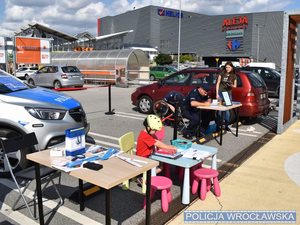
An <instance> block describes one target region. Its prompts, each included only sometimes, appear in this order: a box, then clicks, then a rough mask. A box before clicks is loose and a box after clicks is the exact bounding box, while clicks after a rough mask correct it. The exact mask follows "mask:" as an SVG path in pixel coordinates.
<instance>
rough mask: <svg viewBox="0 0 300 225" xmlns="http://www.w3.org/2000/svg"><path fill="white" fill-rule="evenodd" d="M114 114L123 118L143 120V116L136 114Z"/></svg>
mask: <svg viewBox="0 0 300 225" xmlns="http://www.w3.org/2000/svg"><path fill="white" fill-rule="evenodd" d="M115 115H116V116H118V117H124V118H130V119H135V120H144V119H145V118H141V117H136V116H125V115H122V114H118V113H117V114H115Z"/></svg>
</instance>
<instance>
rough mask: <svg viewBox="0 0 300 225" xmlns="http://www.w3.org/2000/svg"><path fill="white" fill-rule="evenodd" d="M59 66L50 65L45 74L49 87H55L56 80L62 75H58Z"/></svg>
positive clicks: (46, 83)
mask: <svg viewBox="0 0 300 225" xmlns="http://www.w3.org/2000/svg"><path fill="white" fill-rule="evenodd" d="M57 72H58V68H57V66H49V67H48V71H47V73H46V76H45V85H46V86H47V87H53V84H54V81H55V80H59V79H60V77H59V76H58V75H57Z"/></svg>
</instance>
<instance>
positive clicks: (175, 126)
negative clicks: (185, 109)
mask: <svg viewBox="0 0 300 225" xmlns="http://www.w3.org/2000/svg"><path fill="white" fill-rule="evenodd" d="M177 125H178V102H176V103H175V113H174V130H173V140H176V139H177Z"/></svg>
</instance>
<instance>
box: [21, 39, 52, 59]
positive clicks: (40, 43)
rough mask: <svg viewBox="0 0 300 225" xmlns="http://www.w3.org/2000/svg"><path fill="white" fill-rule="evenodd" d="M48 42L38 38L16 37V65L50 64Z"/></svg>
mask: <svg viewBox="0 0 300 225" xmlns="http://www.w3.org/2000/svg"><path fill="white" fill-rule="evenodd" d="M49 46H50V45H49V41H48V40H42V39H39V38H27V37H16V63H25V64H41V63H43V64H48V63H50V48H49Z"/></svg>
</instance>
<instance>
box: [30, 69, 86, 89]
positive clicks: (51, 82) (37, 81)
mask: <svg viewBox="0 0 300 225" xmlns="http://www.w3.org/2000/svg"><path fill="white" fill-rule="evenodd" d="M28 83H29V84H31V85H37V86H43V87H54V88H55V89H56V88H62V87H70V86H75V87H82V86H83V84H84V76H83V74H82V73H81V72H80V70H79V69H78V68H77V67H76V66H66V65H51V66H44V67H42V68H41V69H39V70H38V71H37V72H36V73H34V74H32V75H30V76H29V78H28Z"/></svg>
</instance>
